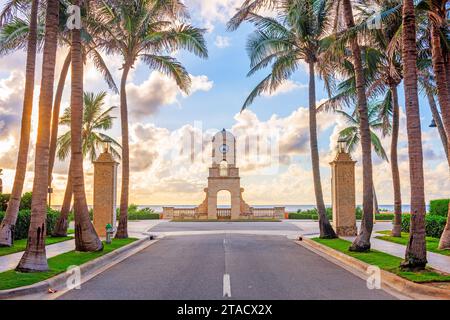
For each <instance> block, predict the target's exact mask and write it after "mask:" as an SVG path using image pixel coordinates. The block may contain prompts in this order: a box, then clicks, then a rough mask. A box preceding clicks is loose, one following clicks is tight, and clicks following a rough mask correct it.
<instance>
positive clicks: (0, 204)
mask: <svg viewBox="0 0 450 320" xmlns="http://www.w3.org/2000/svg"><path fill="white" fill-rule="evenodd" d="M9 198H10V195H9V194H4V193H0V211H6V207H7V206H8V201H9Z"/></svg>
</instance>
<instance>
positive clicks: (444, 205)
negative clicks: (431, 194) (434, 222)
mask: <svg viewBox="0 0 450 320" xmlns="http://www.w3.org/2000/svg"><path fill="white" fill-rule="evenodd" d="M449 202H450V199H437V200H431V201H430V214H432V215H437V216H442V217H447V216H448V203H449Z"/></svg>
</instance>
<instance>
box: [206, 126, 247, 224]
mask: <svg viewBox="0 0 450 320" xmlns="http://www.w3.org/2000/svg"><path fill="white" fill-rule="evenodd" d="M222 190H226V191H228V192H230V194H231V212H230V213H229V215H227V214H226V213H227V210H226V209H218V208H217V194H218V192H219V191H222ZM243 192H244V189H242V188H241V178H240V176H239V168H237V167H236V138H235V137H234V136H233V135H232V134H231V132H228V131H226V130H225V129H223V130H222V131H220V132H218V133H217V134H216V135H215V136H214V138H213V140H212V165H211V168H209V177H208V188H206V189H205V193H206V199H205V201H204V202H203V204H202V205H201V206H200V207H201V210H204V211H206V212H207V213H208V219H223V218H228V219H230V218H231V219H239V217H240V215H242V214H245V213H247V212H249V211H250V207H249V206H248V205H247V204H246V203H245V201H244V200H243V199H242V193H243ZM228 210H229V209H228ZM228 212H229V211H228ZM223 213H225V214H223Z"/></svg>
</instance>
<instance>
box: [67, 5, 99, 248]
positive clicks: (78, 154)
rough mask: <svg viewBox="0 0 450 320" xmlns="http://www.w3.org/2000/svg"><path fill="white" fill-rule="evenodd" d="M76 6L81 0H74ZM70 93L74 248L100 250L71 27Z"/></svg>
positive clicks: (79, 61)
mask: <svg viewBox="0 0 450 320" xmlns="http://www.w3.org/2000/svg"><path fill="white" fill-rule="evenodd" d="M74 4H75V5H78V6H80V5H81V0H78V1H75V2H74ZM71 55H72V93H71V98H70V105H71V116H72V119H71V124H70V126H71V127H70V129H71V150H72V157H71V170H70V173H71V176H72V188H73V195H74V216H75V250H76V251H101V250H103V243H102V242H101V241H100V239H99V237H98V235H97V232H95V229H94V226H93V225H92V222H91V219H90V217H89V209H88V206H87V202H86V192H85V188H84V171H83V153H82V123H83V55H82V48H81V31H80V30H78V29H73V30H72V45H71Z"/></svg>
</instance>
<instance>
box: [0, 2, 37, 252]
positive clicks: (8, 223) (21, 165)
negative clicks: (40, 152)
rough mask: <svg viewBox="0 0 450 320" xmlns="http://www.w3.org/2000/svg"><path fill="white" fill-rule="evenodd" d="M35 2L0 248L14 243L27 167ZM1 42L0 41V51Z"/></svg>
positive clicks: (35, 16)
mask: <svg viewBox="0 0 450 320" xmlns="http://www.w3.org/2000/svg"><path fill="white" fill-rule="evenodd" d="M38 7H39V1H38V0H34V1H32V4H31V13H30V24H29V25H30V32H29V34H28V40H27V62H26V71H25V90H24V99H23V110H22V123H21V132H20V142H19V153H18V155H17V165H16V173H15V177H14V184H13V189H12V192H11V197H10V199H9V203H8V207H7V209H6V214H5V217H4V219H3V221H2V223H1V224H0V247H3V246H9V247H10V246H12V245H13V241H14V236H13V232H14V226H15V225H16V221H17V214H18V212H19V206H20V198H21V196H22V191H23V184H24V182H25V174H26V171H27V164H28V149H29V145H30V133H31V114H32V110H33V94H34V80H35V69H36V50H37V15H38ZM4 41H5V39H4V38H3V37H2V38H1V39H0V51H1V47H3V42H4Z"/></svg>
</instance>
